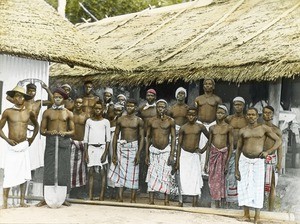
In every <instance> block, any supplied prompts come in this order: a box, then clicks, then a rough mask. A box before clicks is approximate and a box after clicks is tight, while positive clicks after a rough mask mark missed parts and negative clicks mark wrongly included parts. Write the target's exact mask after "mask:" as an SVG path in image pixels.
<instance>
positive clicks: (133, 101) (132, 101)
mask: <svg viewBox="0 0 300 224" xmlns="http://www.w3.org/2000/svg"><path fill="white" fill-rule="evenodd" d="M128 103H132V104H134V105H137V101H136V100H135V99H128V100H127V101H126V104H128Z"/></svg>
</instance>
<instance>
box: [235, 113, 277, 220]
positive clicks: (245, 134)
mask: <svg viewBox="0 0 300 224" xmlns="http://www.w3.org/2000/svg"><path fill="white" fill-rule="evenodd" d="M258 116H259V115H258V113H257V111H256V110H255V109H252V108H251V109H248V111H247V114H246V117H247V120H248V125H247V126H246V127H244V128H242V129H241V130H240V132H239V139H238V145H237V151H236V155H237V156H236V160H235V177H236V179H237V180H238V181H240V180H241V178H242V177H241V175H240V171H239V159H240V155H241V153H243V155H244V156H245V157H247V158H250V159H251V158H266V156H267V155H269V154H271V153H273V152H274V151H275V150H276V149H277V148H278V147H279V146H280V145H281V143H282V141H281V139H280V138H279V137H278V136H277V135H276V134H275V133H274V132H273V131H272V129H271V128H270V127H268V126H267V125H265V124H258V123H257V120H258ZM267 137H268V138H270V139H272V140H273V141H274V144H273V145H272V146H271V147H270V148H269V149H267V150H264V143H265V141H266V138H267ZM241 220H245V221H250V213H249V207H247V206H244V216H243V217H242V219H241ZM254 223H261V221H260V209H258V208H255V216H254Z"/></svg>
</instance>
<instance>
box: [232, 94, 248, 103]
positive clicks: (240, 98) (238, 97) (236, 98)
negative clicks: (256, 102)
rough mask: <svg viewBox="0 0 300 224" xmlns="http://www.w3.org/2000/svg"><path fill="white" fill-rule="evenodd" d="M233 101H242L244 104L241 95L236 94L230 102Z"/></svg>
mask: <svg viewBox="0 0 300 224" xmlns="http://www.w3.org/2000/svg"><path fill="white" fill-rule="evenodd" d="M235 101H239V102H242V103H244V104H245V100H244V98H243V97H241V96H237V97H235V98H234V99H233V100H232V102H235Z"/></svg>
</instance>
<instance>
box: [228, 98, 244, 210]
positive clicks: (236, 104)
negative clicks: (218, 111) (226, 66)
mask: <svg viewBox="0 0 300 224" xmlns="http://www.w3.org/2000/svg"><path fill="white" fill-rule="evenodd" d="M244 107H245V100H244V98H243V97H240V96H237V97H235V98H234V99H233V108H234V114H233V115H229V116H227V117H226V119H225V121H226V122H227V123H228V124H229V125H230V126H232V128H233V150H232V153H231V157H230V158H229V164H228V172H227V175H226V202H227V203H228V205H229V206H231V205H232V204H231V203H237V202H238V192H237V182H236V178H235V157H236V148H237V142H238V137H239V130H240V129H241V128H243V127H246V126H247V123H248V122H247V119H246V116H245V114H244Z"/></svg>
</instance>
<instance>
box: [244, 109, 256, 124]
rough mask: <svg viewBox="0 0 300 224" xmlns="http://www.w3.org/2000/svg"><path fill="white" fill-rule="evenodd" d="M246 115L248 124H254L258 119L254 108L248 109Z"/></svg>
mask: <svg viewBox="0 0 300 224" xmlns="http://www.w3.org/2000/svg"><path fill="white" fill-rule="evenodd" d="M246 117H247V120H248V122H249V124H254V123H255V122H256V121H257V119H258V114H257V112H256V110H254V109H249V110H248V111H247V114H246Z"/></svg>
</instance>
